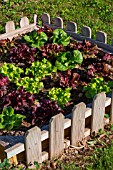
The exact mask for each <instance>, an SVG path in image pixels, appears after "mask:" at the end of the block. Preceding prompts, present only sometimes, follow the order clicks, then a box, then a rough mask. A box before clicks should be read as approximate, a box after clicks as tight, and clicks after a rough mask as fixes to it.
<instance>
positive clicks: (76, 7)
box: [0, 0, 113, 44]
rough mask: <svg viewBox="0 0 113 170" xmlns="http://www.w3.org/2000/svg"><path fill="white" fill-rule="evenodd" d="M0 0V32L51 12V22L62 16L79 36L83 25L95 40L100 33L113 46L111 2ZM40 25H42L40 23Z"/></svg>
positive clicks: (95, 0)
mask: <svg viewBox="0 0 113 170" xmlns="http://www.w3.org/2000/svg"><path fill="white" fill-rule="evenodd" d="M6 1H7V2H6V3H3V2H1V1H0V33H3V32H4V25H5V23H6V22H7V21H9V20H14V21H15V23H16V26H17V27H18V26H19V20H20V18H21V17H23V16H28V18H29V19H30V21H32V19H33V14H35V13H36V14H37V15H38V18H39V20H40V18H41V15H42V13H44V12H46V13H49V14H50V16H51V19H53V18H54V17H55V16H59V17H62V18H63V20H64V24H65V26H66V22H67V21H69V20H70V21H74V22H76V23H77V25H78V33H80V31H81V28H82V26H83V25H87V26H89V27H91V28H92V35H93V36H92V37H93V38H95V33H96V32H97V31H98V30H101V31H104V32H106V33H107V34H108V43H110V44H111V39H112V37H113V36H112V35H113V1H112V0H49V1H48V0H6ZM39 23H40V22H39Z"/></svg>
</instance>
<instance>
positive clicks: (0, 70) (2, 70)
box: [0, 63, 24, 82]
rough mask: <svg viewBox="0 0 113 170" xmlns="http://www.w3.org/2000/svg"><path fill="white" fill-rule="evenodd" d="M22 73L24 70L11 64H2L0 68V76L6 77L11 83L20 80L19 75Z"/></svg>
mask: <svg viewBox="0 0 113 170" xmlns="http://www.w3.org/2000/svg"><path fill="white" fill-rule="evenodd" d="M23 72H24V70H22V69H21V68H19V67H17V66H15V64H11V63H10V64H9V63H4V64H3V66H2V67H0V74H2V75H3V76H7V77H8V79H9V80H10V81H11V82H14V81H15V80H16V79H18V78H20V74H21V73H23Z"/></svg>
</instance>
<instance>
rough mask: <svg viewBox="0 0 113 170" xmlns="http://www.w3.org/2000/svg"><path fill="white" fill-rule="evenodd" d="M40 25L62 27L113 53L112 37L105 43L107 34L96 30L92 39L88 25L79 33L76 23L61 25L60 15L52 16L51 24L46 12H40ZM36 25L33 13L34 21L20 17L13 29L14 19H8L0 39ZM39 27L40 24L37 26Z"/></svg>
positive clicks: (69, 22) (79, 39) (28, 30)
mask: <svg viewBox="0 0 113 170" xmlns="http://www.w3.org/2000/svg"><path fill="white" fill-rule="evenodd" d="M41 19H42V26H43V25H48V26H50V27H52V28H53V29H56V28H62V29H64V30H65V31H66V32H67V33H68V34H70V35H71V36H72V37H73V38H74V39H75V40H77V41H82V40H84V39H86V40H88V41H90V42H92V43H95V44H97V45H98V47H100V48H102V49H104V50H105V51H108V52H111V53H113V39H112V45H109V44H107V34H106V33H105V32H103V31H98V32H97V33H96V39H95V40H94V39H92V38H91V36H92V31H91V28H90V27H88V26H83V27H82V28H81V33H80V34H78V33H77V23H75V22H72V21H68V22H67V28H64V27H63V19H62V18H60V17H56V18H54V21H53V24H51V20H50V15H49V14H47V13H43V14H42V17H41ZM37 26H39V25H38V17H37V15H36V14H34V22H33V23H32V24H30V23H29V19H28V18H27V17H22V18H21V19H20V28H19V29H15V23H14V21H9V22H7V23H6V25H5V31H6V33H4V34H1V35H0V39H6V38H9V39H12V38H13V37H16V36H17V35H19V34H23V33H26V32H30V31H32V30H34V29H37ZM39 27H40V26H39Z"/></svg>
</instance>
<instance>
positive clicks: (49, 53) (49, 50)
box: [40, 43, 65, 59]
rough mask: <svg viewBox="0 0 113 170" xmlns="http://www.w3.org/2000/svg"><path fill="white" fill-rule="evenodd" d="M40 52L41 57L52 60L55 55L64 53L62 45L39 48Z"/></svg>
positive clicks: (47, 45)
mask: <svg viewBox="0 0 113 170" xmlns="http://www.w3.org/2000/svg"><path fill="white" fill-rule="evenodd" d="M40 51H41V53H42V56H43V57H45V58H47V59H54V57H55V55H56V54H57V53H59V52H62V51H65V49H64V46H63V45H62V44H60V45H59V44H53V43H52V44H46V45H44V46H42V47H40Z"/></svg>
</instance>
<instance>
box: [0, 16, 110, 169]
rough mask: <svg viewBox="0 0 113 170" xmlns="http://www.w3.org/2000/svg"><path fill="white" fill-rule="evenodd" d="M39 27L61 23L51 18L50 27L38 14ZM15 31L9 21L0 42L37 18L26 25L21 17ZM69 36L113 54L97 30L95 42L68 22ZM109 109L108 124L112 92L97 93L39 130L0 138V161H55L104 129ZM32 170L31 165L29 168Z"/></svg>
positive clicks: (85, 30)
mask: <svg viewBox="0 0 113 170" xmlns="http://www.w3.org/2000/svg"><path fill="white" fill-rule="evenodd" d="M42 24H43V25H45V24H46V25H49V26H51V27H52V28H63V20H62V19H61V18H60V17H57V18H55V19H54V24H53V25H51V24H50V16H49V15H48V14H43V15H42ZM20 27H21V28H19V29H17V30H15V24H14V22H13V21H9V22H8V23H7V24H6V27H5V29H6V33H4V34H2V35H0V39H5V38H12V37H15V36H17V35H19V34H22V33H25V32H29V31H32V30H33V29H38V28H37V16H36V15H34V23H33V24H30V25H29V20H28V18H27V17H23V18H21V21H20ZM66 31H67V32H68V33H70V35H71V36H72V37H73V38H74V39H77V40H83V39H87V40H89V41H91V42H94V43H96V44H97V45H98V46H99V47H101V48H103V49H104V50H107V51H109V52H113V47H112V46H110V45H108V44H105V43H106V42H107V35H106V34H105V33H103V32H101V31H99V32H98V33H97V36H96V40H93V39H91V29H90V28H89V27H86V26H84V27H83V28H82V33H81V34H77V25H76V23H74V22H68V24H67V30H66ZM108 107H109V110H110V119H109V120H108V122H109V121H110V123H113V91H112V94H111V96H109V97H108V96H107V97H106V95H105V93H104V92H102V93H100V94H97V95H96V96H95V97H94V99H93V101H92V103H90V104H89V105H87V106H86V105H85V104H84V103H83V102H81V103H79V104H77V105H75V106H74V108H73V110H72V113H71V114H69V115H67V116H66V117H64V115H63V114H61V113H60V114H58V115H56V116H53V117H52V118H51V120H50V122H49V125H47V126H44V127H43V128H42V129H40V128H39V127H37V126H35V127H33V128H31V129H30V130H28V131H27V132H26V134H25V136H24V137H22V136H0V159H1V160H3V159H4V158H7V159H9V160H10V161H11V162H12V163H14V164H15V165H16V164H17V163H18V161H25V160H26V164H27V166H29V165H30V164H31V165H33V163H34V161H37V162H39V163H41V162H43V161H45V160H48V159H50V160H52V159H56V158H58V157H59V156H60V155H61V154H62V153H63V152H64V148H66V147H68V146H70V145H73V146H78V143H79V141H81V140H83V139H84V138H85V137H87V136H89V135H90V134H91V133H92V132H98V130H99V129H102V130H103V129H104V124H105V118H104V114H105V109H106V108H108ZM29 167H30V168H32V167H33V166H29Z"/></svg>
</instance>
